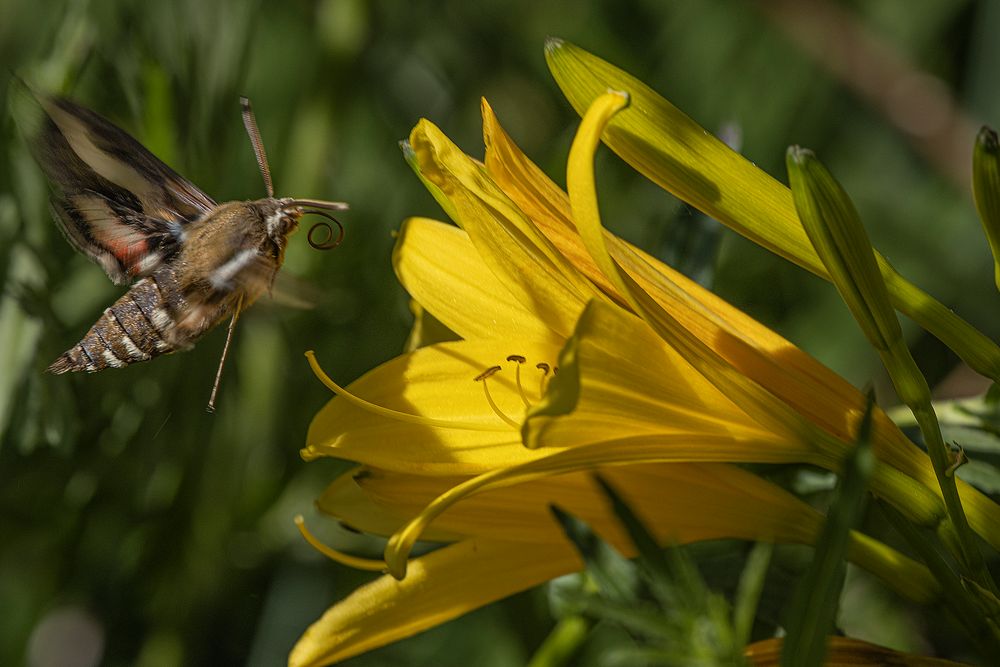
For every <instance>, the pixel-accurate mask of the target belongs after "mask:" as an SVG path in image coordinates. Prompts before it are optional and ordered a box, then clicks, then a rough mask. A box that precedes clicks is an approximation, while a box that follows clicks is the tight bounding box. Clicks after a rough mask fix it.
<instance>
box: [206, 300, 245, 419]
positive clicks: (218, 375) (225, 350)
mask: <svg viewBox="0 0 1000 667" xmlns="http://www.w3.org/2000/svg"><path fill="white" fill-rule="evenodd" d="M242 307H243V295H242V294H241V295H240V299H239V301H237V302H236V310H235V311H234V312H233V319H231V320H229V331H228V332H227V333H226V344H225V345H223V346H222V357H221V358H220V359H219V369H218V370H217V371H215V384H213V385H212V396H211V397H210V398H209V399H208V405H207V406H206V407H205V409H206V410H207V411H208V412H212V413H214V412H215V397H216V395H217V394H218V393H219V381H220V380H221V379H222V367H223V366H225V365H226V355H228V354H229V343H230V341H232V340H233V329H235V328H236V320H237V319H239V316H240V309H241V308H242Z"/></svg>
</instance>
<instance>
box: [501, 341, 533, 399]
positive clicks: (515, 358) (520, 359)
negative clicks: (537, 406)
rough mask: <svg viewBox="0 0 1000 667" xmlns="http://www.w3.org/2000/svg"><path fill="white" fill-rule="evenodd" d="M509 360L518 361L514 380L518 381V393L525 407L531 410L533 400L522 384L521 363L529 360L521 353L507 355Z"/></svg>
mask: <svg viewBox="0 0 1000 667" xmlns="http://www.w3.org/2000/svg"><path fill="white" fill-rule="evenodd" d="M507 361H516V362H517V366H515V367H514V380H515V381H516V382H517V393H518V394H520V396H521V402H522V403H524V408H525V409H526V410H530V409H531V401H529V400H528V397H527V396H526V395H525V393H524V387H522V386H521V364H523V363H525V362H526V361H528V360H527V359H526V358H525V357H522V356H521V355H520V354H512V355H510V356H509V357H507Z"/></svg>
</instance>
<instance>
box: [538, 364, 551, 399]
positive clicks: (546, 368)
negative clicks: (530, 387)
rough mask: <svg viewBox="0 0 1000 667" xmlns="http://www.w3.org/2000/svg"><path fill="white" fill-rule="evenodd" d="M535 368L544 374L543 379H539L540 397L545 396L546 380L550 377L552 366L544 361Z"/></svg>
mask: <svg viewBox="0 0 1000 667" xmlns="http://www.w3.org/2000/svg"><path fill="white" fill-rule="evenodd" d="M535 368H537V369H538V370H540V371H541V372H542V377H540V378H539V379H538V395H539V396H545V386H546V384H547V383H546V382H545V380H546V378H548V377H549V370H550V366H549V365H548V364H547V363H545V362H544V361H541V362H539V363H537V364H535Z"/></svg>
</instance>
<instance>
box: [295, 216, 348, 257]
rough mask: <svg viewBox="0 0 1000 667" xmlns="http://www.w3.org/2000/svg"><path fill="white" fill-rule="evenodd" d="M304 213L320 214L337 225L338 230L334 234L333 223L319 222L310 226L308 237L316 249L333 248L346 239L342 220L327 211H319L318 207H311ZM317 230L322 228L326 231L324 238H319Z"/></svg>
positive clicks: (310, 243)
mask: <svg viewBox="0 0 1000 667" xmlns="http://www.w3.org/2000/svg"><path fill="white" fill-rule="evenodd" d="M302 214H303V215H319V216H322V217H324V218H326V219H327V220H330V221H331V222H332V223H333V224H334V225H337V230H338V231H337V232H336V234H334V231H333V225H331V224H330V223H328V222H317V223H316V224H315V225H313V226H312V227H310V228H309V233H308V234H307V235H306V238H307V239H308V240H309V245H311V246H312V247H313V248H315V249H316V250H333V249H334V248H336V247H337V246H339V245H340V243H341V242H342V241H343V240H344V226H343V225H342V224H340V221H339V220H337V219H336V218H335V217H333V216H332V215H330V214H329V213H327V212H326V211H319V210H316V209H310V210H307V211H303V212H302ZM317 230H321V231H322V232H325V233H326V236H325V237H324V238H321V239H319V240H317V238H316V233H317ZM334 236H336V238H334Z"/></svg>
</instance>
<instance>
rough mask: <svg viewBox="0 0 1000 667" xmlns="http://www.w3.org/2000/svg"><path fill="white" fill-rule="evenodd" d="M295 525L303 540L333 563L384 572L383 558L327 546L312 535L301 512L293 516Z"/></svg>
mask: <svg viewBox="0 0 1000 667" xmlns="http://www.w3.org/2000/svg"><path fill="white" fill-rule="evenodd" d="M295 525H296V527H298V529H299V532H300V533H301V534H302V537H303V538H305V541H306V542H308V543H309V545H310V546H311V547H312V548H313V549H315V550H316V551H318V552H320V553H321V554H323V555H324V556H326V557H327V558H329V559H330V560H332V561H334V562H335V563H340V564H341V565H346V566H347V567H353V568H355V569H358V570H367V571H369V572H385V571H386V563H385V561H383V560H375V559H374V558H361V557H360V556H352V555H350V554H345V553H341V552H340V551H337V550H336V549H333V548H332V547H329V546H327V545H325V544H323V543H322V542H320V541H319V539H318V538H317V537H316V536H315V535H313V534H312V533H311V532H310V531H309V529H308V528H306V520H305V519H304V518H303V517H302V515H301V514H299V515H298V516H296V517H295Z"/></svg>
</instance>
